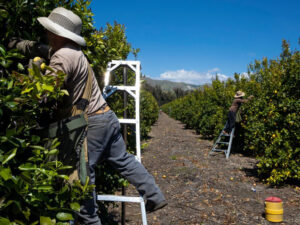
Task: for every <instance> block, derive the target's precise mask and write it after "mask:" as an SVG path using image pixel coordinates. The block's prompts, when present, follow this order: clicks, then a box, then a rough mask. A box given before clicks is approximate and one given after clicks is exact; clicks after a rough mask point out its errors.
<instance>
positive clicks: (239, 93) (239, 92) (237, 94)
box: [234, 91, 245, 98]
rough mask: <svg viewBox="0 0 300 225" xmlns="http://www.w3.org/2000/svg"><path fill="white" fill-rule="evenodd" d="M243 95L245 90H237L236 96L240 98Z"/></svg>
mask: <svg viewBox="0 0 300 225" xmlns="http://www.w3.org/2000/svg"><path fill="white" fill-rule="evenodd" d="M243 96H245V92H242V91H237V92H236V93H235V96H234V98H240V97H243Z"/></svg>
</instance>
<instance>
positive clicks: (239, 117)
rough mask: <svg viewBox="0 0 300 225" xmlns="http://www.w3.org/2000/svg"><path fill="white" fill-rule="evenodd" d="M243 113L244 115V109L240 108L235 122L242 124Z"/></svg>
mask: <svg viewBox="0 0 300 225" xmlns="http://www.w3.org/2000/svg"><path fill="white" fill-rule="evenodd" d="M241 113H242V109H241V108H239V109H238V111H237V112H236V114H235V122H236V123H240V122H242V115H241Z"/></svg>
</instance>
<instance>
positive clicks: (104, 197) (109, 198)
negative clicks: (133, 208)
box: [97, 195, 144, 202]
mask: <svg viewBox="0 0 300 225" xmlns="http://www.w3.org/2000/svg"><path fill="white" fill-rule="evenodd" d="M97 200H98V201H114V202H144V199H143V198H142V197H131V196H119V195H97Z"/></svg>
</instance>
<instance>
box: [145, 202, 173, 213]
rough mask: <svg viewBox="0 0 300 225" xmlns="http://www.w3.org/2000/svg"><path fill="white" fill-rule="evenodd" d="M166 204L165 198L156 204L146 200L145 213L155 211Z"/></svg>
mask: <svg viewBox="0 0 300 225" xmlns="http://www.w3.org/2000/svg"><path fill="white" fill-rule="evenodd" d="M166 205H168V203H167V201H166V200H163V201H161V202H160V203H158V204H155V203H154V202H152V201H147V203H146V212H147V213H151V212H154V211H156V210H158V209H161V208H163V207H165V206H166Z"/></svg>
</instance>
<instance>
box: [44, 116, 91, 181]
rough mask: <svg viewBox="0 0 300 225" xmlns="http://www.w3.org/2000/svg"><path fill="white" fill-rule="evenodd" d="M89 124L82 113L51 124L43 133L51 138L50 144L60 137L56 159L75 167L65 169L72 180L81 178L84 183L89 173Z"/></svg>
mask: <svg viewBox="0 0 300 225" xmlns="http://www.w3.org/2000/svg"><path fill="white" fill-rule="evenodd" d="M87 125H88V124H87V121H86V119H85V117H84V115H83V114H80V115H76V116H72V117H69V118H66V119H63V120H60V121H58V122H54V123H52V124H50V125H49V127H48V129H47V130H46V131H45V135H43V136H46V137H47V138H49V144H50V143H51V141H52V140H53V139H54V138H58V140H59V142H60V145H59V146H58V150H59V154H58V156H57V158H56V159H57V160H59V161H61V162H63V164H64V165H68V166H72V167H73V168H72V169H69V170H67V171H64V172H65V173H66V175H68V176H69V177H70V182H73V181H74V180H80V181H81V183H82V184H83V185H84V184H85V183H86V180H87V176H88V174H89V169H88V155H87V140H86V133H87Z"/></svg>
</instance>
